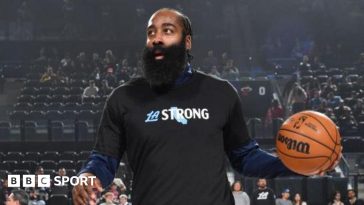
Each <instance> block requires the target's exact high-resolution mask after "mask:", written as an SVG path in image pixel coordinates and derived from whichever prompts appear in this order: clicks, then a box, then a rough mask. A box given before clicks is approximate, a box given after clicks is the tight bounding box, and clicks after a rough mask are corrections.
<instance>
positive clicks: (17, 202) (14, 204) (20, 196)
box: [5, 189, 29, 205]
mask: <svg viewBox="0 0 364 205" xmlns="http://www.w3.org/2000/svg"><path fill="white" fill-rule="evenodd" d="M28 204H29V196H28V194H27V193H26V192H25V191H24V190H21V189H19V190H13V191H12V192H11V194H10V195H9V196H8V198H7V199H6V202H5V205H28Z"/></svg>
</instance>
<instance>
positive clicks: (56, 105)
mask: <svg viewBox="0 0 364 205" xmlns="http://www.w3.org/2000/svg"><path fill="white" fill-rule="evenodd" d="M52 100H53V102H51V103H49V105H48V107H47V110H48V111H51V110H53V111H62V107H63V103H62V101H61V100H58V99H57V100H55V99H54V96H53V99H52Z"/></svg>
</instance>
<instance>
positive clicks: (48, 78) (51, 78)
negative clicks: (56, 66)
mask: <svg viewBox="0 0 364 205" xmlns="http://www.w3.org/2000/svg"><path fill="white" fill-rule="evenodd" d="M56 80H57V75H56V74H55V73H54V72H53V68H52V67H51V66H48V67H47V70H46V72H45V73H43V75H42V76H41V77H40V82H41V83H55V82H56Z"/></svg>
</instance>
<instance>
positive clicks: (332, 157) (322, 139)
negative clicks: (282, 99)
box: [276, 111, 341, 176]
mask: <svg viewBox="0 0 364 205" xmlns="http://www.w3.org/2000/svg"><path fill="white" fill-rule="evenodd" d="M276 147H277V153H278V156H279V158H280V159H281V160H282V162H283V164H284V165H285V166H286V167H288V168H289V169H291V170H292V171H294V172H296V173H299V174H302V175H307V176H309V175H315V174H318V173H320V172H323V171H328V170H330V169H332V168H334V167H333V166H334V165H335V162H336V161H337V160H339V158H340V157H341V137H340V133H339V131H338V128H337V127H336V125H335V123H334V122H333V121H331V119H330V118H328V117H327V116H326V115H324V114H322V113H319V112H315V111H302V112H299V113H296V114H294V115H292V116H291V117H289V118H288V119H287V120H286V121H285V122H284V123H283V124H282V126H281V128H280V130H279V132H278V135H277V138H276Z"/></svg>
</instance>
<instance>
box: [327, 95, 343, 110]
mask: <svg viewBox="0 0 364 205" xmlns="http://www.w3.org/2000/svg"><path fill="white" fill-rule="evenodd" d="M340 101H342V99H341V97H340V96H337V95H334V92H332V91H331V92H329V93H328V94H327V103H328V106H329V107H331V108H334V107H337V106H338V105H339V104H340Z"/></svg>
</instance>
